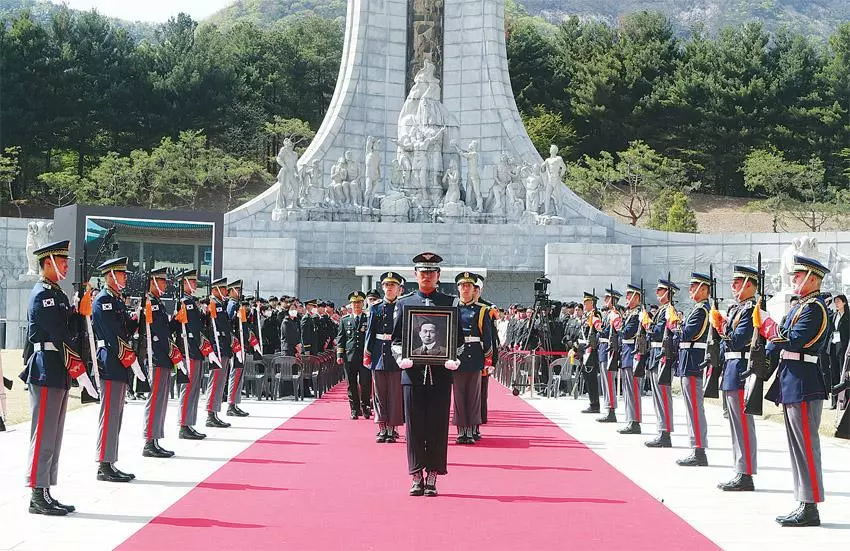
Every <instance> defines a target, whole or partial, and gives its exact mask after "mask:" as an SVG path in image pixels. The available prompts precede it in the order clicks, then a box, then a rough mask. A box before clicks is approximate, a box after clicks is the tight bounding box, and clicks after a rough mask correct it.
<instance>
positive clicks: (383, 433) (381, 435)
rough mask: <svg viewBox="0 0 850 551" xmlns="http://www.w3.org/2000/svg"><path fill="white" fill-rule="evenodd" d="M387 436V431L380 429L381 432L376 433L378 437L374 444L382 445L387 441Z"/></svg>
mask: <svg viewBox="0 0 850 551" xmlns="http://www.w3.org/2000/svg"><path fill="white" fill-rule="evenodd" d="M387 436H388V435H387V429H386V428H381V430H379V431H378V436H376V437H375V442H376V443H378V444H383V443H384V442H386V441H387Z"/></svg>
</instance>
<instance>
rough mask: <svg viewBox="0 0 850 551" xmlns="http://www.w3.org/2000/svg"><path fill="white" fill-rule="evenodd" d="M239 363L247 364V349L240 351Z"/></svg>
mask: <svg viewBox="0 0 850 551" xmlns="http://www.w3.org/2000/svg"><path fill="white" fill-rule="evenodd" d="M239 363H241V364H242V365H245V349H244V348H243V349H242V350H240V351H239Z"/></svg>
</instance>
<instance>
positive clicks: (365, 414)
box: [363, 406, 372, 419]
mask: <svg viewBox="0 0 850 551" xmlns="http://www.w3.org/2000/svg"><path fill="white" fill-rule="evenodd" d="M371 417H372V408H370V407H368V406H367V407H364V408H363V418H364V419H369V418H371Z"/></svg>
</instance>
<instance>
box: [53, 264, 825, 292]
mask: <svg viewBox="0 0 850 551" xmlns="http://www.w3.org/2000/svg"><path fill="white" fill-rule="evenodd" d="M51 258H53V257H51ZM810 277H812V271H811V270H809V271H807V272H806V277H804V278H803V281H801V282H800V285H798V286H797V287H796V288H795V289H794V292H795V293H796V294H797V295H798V296H799V295H802V294H803V287H805V286H806V283H808V281H809V278H810Z"/></svg>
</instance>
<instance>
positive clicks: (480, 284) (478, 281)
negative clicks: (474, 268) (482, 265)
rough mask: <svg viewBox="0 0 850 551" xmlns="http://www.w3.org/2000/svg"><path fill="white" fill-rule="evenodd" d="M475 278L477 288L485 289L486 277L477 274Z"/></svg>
mask: <svg viewBox="0 0 850 551" xmlns="http://www.w3.org/2000/svg"><path fill="white" fill-rule="evenodd" d="M475 277H476V279H475V286H476V287H478V288H479V289H481V288H482V287H484V276H482V275H481V274H475Z"/></svg>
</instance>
